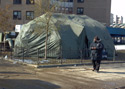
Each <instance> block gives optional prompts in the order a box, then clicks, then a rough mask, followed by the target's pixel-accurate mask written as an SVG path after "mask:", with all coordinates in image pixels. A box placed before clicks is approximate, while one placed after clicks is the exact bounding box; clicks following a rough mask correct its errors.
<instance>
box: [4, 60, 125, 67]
mask: <svg viewBox="0 0 125 89" xmlns="http://www.w3.org/2000/svg"><path fill="white" fill-rule="evenodd" d="M4 60H6V59H4ZM7 60H8V61H10V62H15V61H14V60H12V59H7ZM16 62H17V63H19V64H23V65H27V66H31V67H35V68H52V67H66V66H83V65H92V63H91V62H89V63H81V64H59V65H37V64H28V63H25V62H21V61H16ZM117 63H125V61H102V63H101V64H117Z"/></svg>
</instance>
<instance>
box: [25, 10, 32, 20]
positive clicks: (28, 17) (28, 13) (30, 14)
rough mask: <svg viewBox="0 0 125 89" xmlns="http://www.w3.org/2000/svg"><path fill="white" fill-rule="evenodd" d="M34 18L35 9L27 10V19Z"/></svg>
mask: <svg viewBox="0 0 125 89" xmlns="http://www.w3.org/2000/svg"><path fill="white" fill-rule="evenodd" d="M32 19H34V11H27V12H26V20H32Z"/></svg>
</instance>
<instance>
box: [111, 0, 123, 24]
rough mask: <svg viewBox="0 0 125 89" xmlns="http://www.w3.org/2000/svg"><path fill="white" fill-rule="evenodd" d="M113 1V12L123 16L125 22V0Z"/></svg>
mask: <svg viewBox="0 0 125 89" xmlns="http://www.w3.org/2000/svg"><path fill="white" fill-rule="evenodd" d="M111 2H112V4H111V13H113V14H114V15H118V16H119V17H121V16H123V18H124V23H125V0H112V1H111ZM114 19H115V17H114Z"/></svg>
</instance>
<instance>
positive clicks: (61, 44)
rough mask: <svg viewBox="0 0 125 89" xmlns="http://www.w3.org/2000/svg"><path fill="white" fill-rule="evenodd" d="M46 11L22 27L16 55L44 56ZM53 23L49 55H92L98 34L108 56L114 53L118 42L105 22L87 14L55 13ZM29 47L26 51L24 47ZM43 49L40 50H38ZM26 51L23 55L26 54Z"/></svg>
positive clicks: (70, 56)
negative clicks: (92, 48)
mask: <svg viewBox="0 0 125 89" xmlns="http://www.w3.org/2000/svg"><path fill="white" fill-rule="evenodd" d="M45 22H46V14H44V15H42V16H40V17H37V18H36V19H34V20H32V21H30V22H29V23H27V24H25V25H23V26H22V29H21V32H20V33H19V35H18V37H17V38H16V40H15V49H14V50H15V55H16V56H17V55H18V56H21V55H25V56H28V55H30V56H32V57H35V56H37V54H38V52H39V56H40V57H44V50H45V40H46V31H45V27H46V24H45ZM50 25H51V26H49V35H48V42H47V57H51V58H60V57H62V58H72V59H76V58H80V56H81V54H82V55H83V57H85V56H87V57H89V53H90V50H89V46H90V44H91V43H92V41H93V38H94V36H96V35H97V36H98V37H99V38H100V39H101V40H102V43H103V44H104V47H105V49H106V50H107V52H108V57H110V58H112V57H113V54H114V49H115V48H114V44H113V41H112V38H111V36H110V34H109V33H108V31H107V29H106V28H105V26H104V25H102V24H101V23H100V22H98V21H96V20H93V19H92V18H90V17H88V16H86V15H82V16H81V15H66V14H53V15H52V17H51V21H50ZM22 48H25V49H24V50H21V49H22ZM38 49H39V51H38ZM22 52H23V53H24V54H23V53H22Z"/></svg>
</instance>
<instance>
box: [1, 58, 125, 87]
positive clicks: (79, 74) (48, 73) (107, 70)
mask: <svg viewBox="0 0 125 89" xmlns="http://www.w3.org/2000/svg"><path fill="white" fill-rule="evenodd" d="M91 69H92V66H91V65H89V66H88V65H84V66H72V67H56V68H33V67H29V66H26V65H21V64H18V63H17V64H14V63H13V62H9V61H7V60H2V59H1V60H0V89H125V63H119V64H101V69H100V72H99V73H96V72H93V71H92V70H91ZM119 87H122V88H119Z"/></svg>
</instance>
